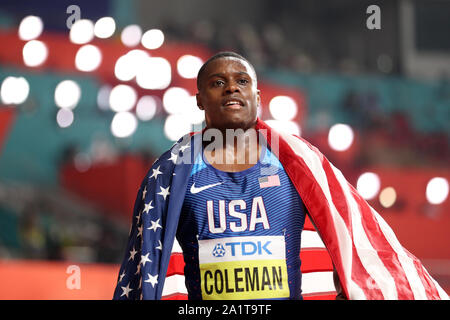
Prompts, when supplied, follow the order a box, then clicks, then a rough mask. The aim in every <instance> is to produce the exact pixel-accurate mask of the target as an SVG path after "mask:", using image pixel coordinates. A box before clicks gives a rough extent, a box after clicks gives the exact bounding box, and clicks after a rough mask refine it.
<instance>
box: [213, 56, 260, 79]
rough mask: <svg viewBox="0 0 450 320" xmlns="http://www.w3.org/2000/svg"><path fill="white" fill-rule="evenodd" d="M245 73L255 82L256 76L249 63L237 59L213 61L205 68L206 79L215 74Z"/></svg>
mask: <svg viewBox="0 0 450 320" xmlns="http://www.w3.org/2000/svg"><path fill="white" fill-rule="evenodd" d="M241 72H245V73H247V74H248V75H250V77H252V78H253V79H254V80H255V79H256V74H255V72H254V71H253V68H252V67H251V66H250V64H249V63H248V62H247V61H244V60H242V59H239V58H235V57H221V58H217V59H215V60H213V61H211V62H210V63H209V64H208V65H207V66H206V68H205V76H206V78H208V77H210V76H212V75H214V74H227V73H241Z"/></svg>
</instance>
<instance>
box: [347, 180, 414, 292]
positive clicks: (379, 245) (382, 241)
mask: <svg viewBox="0 0 450 320" xmlns="http://www.w3.org/2000/svg"><path fill="white" fill-rule="evenodd" d="M349 188H350V190H351V192H352V194H353V197H354V199H355V200H356V202H357V203H358V207H359V211H360V213H361V216H362V218H361V222H362V225H363V228H364V232H365V233H366V235H367V238H368V239H369V241H370V243H371V244H372V246H373V247H374V248H375V250H376V251H377V253H378V257H379V258H380V259H381V261H382V262H383V264H384V265H385V267H386V268H387V269H388V271H389V273H390V274H391V275H392V277H393V278H394V280H395V285H396V288H397V293H398V299H400V300H412V299H414V294H413V292H412V290H411V286H410V284H409V281H408V278H407V277H406V273H405V270H404V269H403V267H402V265H401V263H400V261H399V259H398V255H397V253H396V252H395V251H394V249H393V248H392V247H391V245H390V244H389V242H388V241H387V240H386V238H385V236H384V234H383V231H382V230H381V228H380V226H379V225H378V222H377V221H376V218H375V217H374V216H373V213H372V211H371V209H370V207H369V205H368V204H367V202H366V201H365V200H364V199H363V198H362V197H361V196H360V195H359V194H358V193H357V191H356V190H355V188H353V187H352V186H351V185H350V184H349Z"/></svg>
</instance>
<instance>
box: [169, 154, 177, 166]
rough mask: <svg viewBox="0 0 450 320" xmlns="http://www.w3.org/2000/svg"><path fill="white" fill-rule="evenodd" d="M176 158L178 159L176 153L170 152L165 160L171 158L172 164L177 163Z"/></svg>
mask: <svg viewBox="0 0 450 320" xmlns="http://www.w3.org/2000/svg"><path fill="white" fill-rule="evenodd" d="M177 159H178V155H177V154H175V153H172V152H171V153H170V158H169V159H167V160H172V162H173V163H174V164H177Z"/></svg>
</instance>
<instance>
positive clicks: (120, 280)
mask: <svg viewBox="0 0 450 320" xmlns="http://www.w3.org/2000/svg"><path fill="white" fill-rule="evenodd" d="M125 275H126V274H125V271H123V272H122V274H121V275H120V277H119V282H122V280H123V277H125Z"/></svg>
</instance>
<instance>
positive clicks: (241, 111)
mask: <svg viewBox="0 0 450 320" xmlns="http://www.w3.org/2000/svg"><path fill="white" fill-rule="evenodd" d="M197 86H198V93H197V105H198V107H199V108H200V109H202V110H204V111H205V122H206V128H205V130H203V131H202V132H201V133H197V134H190V135H187V136H185V137H183V139H181V140H180V141H179V142H178V143H176V144H175V145H174V146H173V147H172V148H171V149H170V150H169V151H167V152H166V153H165V154H163V155H162V156H161V157H160V158H159V159H158V160H157V161H156V162H155V163H154V164H153V166H152V168H151V170H150V171H149V174H148V175H147V176H146V178H145V179H144V181H143V183H142V185H141V187H140V189H139V192H138V196H137V199H136V202H135V207H134V217H133V225H132V228H131V230H130V239H129V243H128V246H127V251H126V254H125V258H124V261H123V264H122V266H121V270H120V272H119V279H118V283H117V287H116V290H115V293H114V298H115V299H139V298H143V299H160V298H161V295H162V288H163V285H164V278H165V275H166V272H167V267H168V263H169V259H170V252H171V248H172V245H173V243H174V238H175V236H176V237H177V239H178V242H179V243H180V246H181V247H182V249H183V255H184V261H185V264H186V266H185V270H184V274H185V278H186V288H187V290H188V295H189V299H302V295H301V272H300V258H299V251H300V243H301V241H300V240H301V232H302V229H303V224H304V221H305V215H306V214H308V215H309V216H310V218H311V220H312V222H313V223H314V225H315V227H316V229H317V231H318V232H319V234H320V236H321V238H322V240H323V242H324V244H325V246H326V248H327V250H328V252H329V254H330V257H331V259H332V262H333V266H334V267H335V270H336V279H337V281H336V283H337V284H338V285H339V287H340V285H341V284H342V291H343V292H342V295H343V296H345V297H346V298H349V299H442V298H445V299H447V298H448V296H447V295H446V294H445V292H444V291H443V290H442V289H441V288H440V287H439V285H438V284H437V283H436V282H435V281H434V280H433V279H432V278H431V277H430V276H429V275H428V273H427V272H426V270H425V269H424V268H423V266H422V264H421V263H420V261H418V260H417V258H415V257H414V256H412V255H411V254H410V253H409V252H408V251H406V250H405V249H403V247H402V246H401V245H400V244H399V243H398V241H397V239H396V238H395V235H394V234H393V233H392V230H391V229H390V228H389V227H388V226H387V225H386V223H385V222H384V220H383V219H382V218H381V217H380V216H379V215H378V214H377V213H376V212H375V211H374V210H373V209H372V208H370V207H369V206H368V204H367V203H366V202H365V201H364V200H363V199H362V198H361V197H360V196H359V195H358V194H357V192H356V191H355V190H354V189H353V188H352V187H351V186H350V185H349V184H348V183H347V182H346V181H345V179H344V178H343V176H342V174H341V173H340V172H339V171H338V170H337V169H336V168H334V167H333V166H332V165H331V164H330V163H329V162H328V161H327V160H326V158H325V157H324V156H323V155H322V154H321V153H320V152H319V151H318V150H317V149H316V148H314V147H312V146H311V145H309V144H308V143H307V142H306V141H304V140H303V139H300V138H298V137H294V136H291V135H287V134H284V133H276V132H275V131H273V130H271V129H270V128H269V127H268V126H267V125H266V124H265V123H264V122H263V121H261V120H260V119H258V117H257V108H258V107H259V104H260V92H259V90H258V89H257V77H256V73H255V70H254V68H253V67H252V66H251V64H250V63H249V62H248V61H247V60H246V59H245V58H243V57H242V56H239V55H237V54H235V53H230V52H224V53H219V54H217V55H214V56H213V57H211V58H210V59H209V60H208V61H207V62H206V63H205V64H204V65H203V67H202V68H201V69H200V71H199V74H198V77H197ZM213 138H214V139H213ZM211 140H213V141H211ZM139 256H140V259H139ZM338 289H339V288H338Z"/></svg>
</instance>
